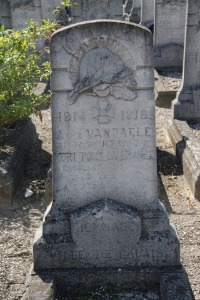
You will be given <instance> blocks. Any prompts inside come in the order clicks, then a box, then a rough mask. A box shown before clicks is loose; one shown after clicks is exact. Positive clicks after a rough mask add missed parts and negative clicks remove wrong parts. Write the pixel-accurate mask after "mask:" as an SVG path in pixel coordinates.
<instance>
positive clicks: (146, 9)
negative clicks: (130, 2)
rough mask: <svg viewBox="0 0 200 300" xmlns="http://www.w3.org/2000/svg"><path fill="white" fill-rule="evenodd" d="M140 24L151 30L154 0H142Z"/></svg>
mask: <svg viewBox="0 0 200 300" xmlns="http://www.w3.org/2000/svg"><path fill="white" fill-rule="evenodd" d="M141 24H142V25H144V26H146V27H147V28H149V29H151V31H152V30H153V25H154V0H142V6H141Z"/></svg>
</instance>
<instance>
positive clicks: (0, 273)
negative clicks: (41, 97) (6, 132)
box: [0, 107, 200, 300]
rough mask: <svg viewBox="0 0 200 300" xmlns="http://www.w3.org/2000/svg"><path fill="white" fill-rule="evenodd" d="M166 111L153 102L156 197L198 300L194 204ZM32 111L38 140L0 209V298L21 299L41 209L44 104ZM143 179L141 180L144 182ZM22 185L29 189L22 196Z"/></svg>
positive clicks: (197, 206)
mask: <svg viewBox="0 0 200 300" xmlns="http://www.w3.org/2000/svg"><path fill="white" fill-rule="evenodd" d="M170 114H171V110H170V109H168V108H161V107H156V115H157V121H156V127H157V153H158V174H159V185H158V190H159V198H160V200H161V201H162V203H163V204H164V205H165V207H166V209H167V211H168V213H169V217H170V220H171V223H172V224H174V225H175V227H176V230H177V232H178V235H179V238H180V244H181V261H182V264H183V266H184V268H185V269H186V272H187V273H188V276H189V280H190V283H191V286H192V290H193V292H194V295H195V299H196V300H200V251H199V249H200V203H199V202H198V200H197V199H194V198H193V197H192V195H191V193H190V190H189V187H188V185H187V183H186V182H185V179H184V176H183V174H182V169H181V166H180V164H179V163H178V162H177V160H176V158H175V156H174V152H173V149H172V146H171V144H170V141H169V139H168V137H167V132H166V125H167V120H168V119H169V118H170ZM42 116H43V122H42V123H41V122H40V120H39V119H38V118H37V117H36V116H34V115H33V116H32V120H33V122H34V123H35V125H36V128H37V132H38V140H37V141H36V142H35V143H34V145H33V147H32V150H31V152H30V155H29V157H28V160H27V163H26V166H25V170H24V176H23V178H22V181H21V185H20V187H19V189H18V191H17V194H16V196H15V198H14V201H13V206H12V207H10V208H8V209H6V210H1V211H0V232H1V233H0V236H1V238H0V253H1V259H0V299H2V300H14V299H15V300H17V299H21V297H22V295H23V293H24V291H25V285H24V283H25V279H26V275H27V273H28V272H29V269H30V266H31V263H32V243H33V237H34V234H35V231H36V229H37V228H38V227H39V225H40V223H41V221H42V217H43V213H44V211H45V210H46V206H47V204H48V203H47V202H46V200H45V179H46V174H47V171H48V169H49V167H50V164H51V116H50V108H49V109H46V110H43V111H42ZM144 184H145V183H144ZM26 188H29V189H30V190H32V191H33V195H32V196H31V197H28V198H25V196H24V193H25V190H26Z"/></svg>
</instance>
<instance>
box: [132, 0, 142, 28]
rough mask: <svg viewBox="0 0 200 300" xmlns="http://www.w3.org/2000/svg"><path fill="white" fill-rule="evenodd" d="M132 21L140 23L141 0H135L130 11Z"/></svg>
mask: <svg viewBox="0 0 200 300" xmlns="http://www.w3.org/2000/svg"><path fill="white" fill-rule="evenodd" d="M130 21H131V22H134V23H140V21H141V0H133V6H132V9H131V13H130Z"/></svg>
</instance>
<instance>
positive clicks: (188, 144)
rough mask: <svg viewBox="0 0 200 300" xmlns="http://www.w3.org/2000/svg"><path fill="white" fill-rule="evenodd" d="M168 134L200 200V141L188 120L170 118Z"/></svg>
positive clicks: (186, 176)
mask: <svg viewBox="0 0 200 300" xmlns="http://www.w3.org/2000/svg"><path fill="white" fill-rule="evenodd" d="M168 135H169V138H170V140H171V143H172V146H173V148H174V151H175V153H176V156H177V157H178V158H179V160H180V162H181V163H182V166H183V173H184V176H185V178H186V181H187V183H188V185H189V187H190V189H191V191H192V193H193V195H194V197H195V198H197V199H198V200H200V153H199V148H200V141H199V140H198V139H197V138H196V137H195V135H194V134H193V132H192V129H191V128H190V127H189V125H188V124H187V122H186V121H179V120H170V121H169V124H168Z"/></svg>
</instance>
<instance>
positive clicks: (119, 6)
mask: <svg viewBox="0 0 200 300" xmlns="http://www.w3.org/2000/svg"><path fill="white" fill-rule="evenodd" d="M71 13H72V23H77V22H82V21H88V20H96V19H114V20H115V19H116V20H122V19H123V0H77V1H75V3H74V4H72V8H71Z"/></svg>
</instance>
